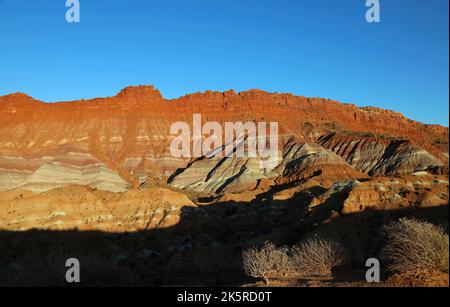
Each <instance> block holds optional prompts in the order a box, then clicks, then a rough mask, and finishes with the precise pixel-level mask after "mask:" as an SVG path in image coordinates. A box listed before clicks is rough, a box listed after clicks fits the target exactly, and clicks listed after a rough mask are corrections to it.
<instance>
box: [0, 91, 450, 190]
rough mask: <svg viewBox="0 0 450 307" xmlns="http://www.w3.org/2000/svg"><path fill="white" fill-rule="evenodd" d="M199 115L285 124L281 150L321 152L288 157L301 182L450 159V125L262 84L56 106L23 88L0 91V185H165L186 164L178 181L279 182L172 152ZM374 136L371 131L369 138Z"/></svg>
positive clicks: (209, 184)
mask: <svg viewBox="0 0 450 307" xmlns="http://www.w3.org/2000/svg"><path fill="white" fill-rule="evenodd" d="M193 114H201V116H202V120H203V122H207V121H215V122H218V123H220V124H224V123H225V122H238V121H241V122H249V121H250V122H261V121H263V122H278V123H279V132H280V153H283V152H284V153H285V152H286V151H289V149H286V148H285V146H286V144H287V143H286V142H282V141H281V140H282V139H289V138H290V137H292V136H293V137H295V138H296V140H298V143H299V144H305V145H302V146H303V148H304V149H306V148H313V150H315V151H317V152H316V153H314V154H312V155H307V156H308V158H307V159H303V158H301V157H296V158H294V159H293V160H295V162H294V161H290V162H289V161H288V160H289V159H288V160H286V159H285V160H284V161H280V163H282V165H283V166H285V167H286V170H285V174H284V175H283V174H282V173H283V172H281V173H279V174H278V175H279V176H281V178H283V177H284V178H288V177H291V178H293V179H292V180H297V179H301V178H306V177H307V176H310V175H311V174H314V173H315V172H318V171H323V170H324V169H325V170H326V176H329V177H330V180H334V179H336V178H342V177H346V176H350V177H352V178H354V177H355V176H356V177H358V176H360V175H359V174H360V173H363V174H364V175H370V176H379V175H398V174H409V173H412V172H416V171H420V170H430V171H431V170H435V171H436V172H437V171H438V172H440V173H442V172H445V169H446V168H445V166H446V165H447V164H448V128H445V127H441V126H432V125H424V124H421V123H418V122H414V121H412V120H410V119H407V118H405V117H404V116H402V115H401V114H398V113H395V112H392V111H386V110H381V109H377V108H359V107H356V106H354V105H350V104H341V103H339V102H336V101H332V100H328V99H319V98H305V97H301V96H294V95H291V94H272V93H267V92H263V91H260V90H250V91H247V92H241V93H236V92H234V91H228V92H224V93H220V92H211V91H208V92H205V93H196V94H191V95H187V96H184V97H181V98H178V99H173V100H166V99H164V98H163V97H162V95H161V94H160V92H159V91H158V90H156V89H155V88H154V87H152V86H141V87H129V88H126V89H124V90H122V91H121V92H120V93H119V94H117V95H116V96H114V97H110V98H102V99H92V100H80V101H73V102H61V103H52V104H47V103H43V102H41V101H38V100H35V99H33V98H31V97H29V96H27V95H24V94H12V95H7V96H3V97H0V116H1V118H2V121H1V122H0V190H11V189H29V190H34V191H46V190H49V189H52V188H57V187H61V186H65V185H70V184H77V185H86V186H90V187H94V188H98V189H103V190H108V191H114V192H121V191H124V190H126V189H127V188H128V187H130V186H133V187H139V186H142V185H147V186H148V185H151V184H153V183H161V182H166V181H167V180H168V178H169V177H170V178H172V179H173V176H174V174H176V173H178V172H180V170H184V171H183V172H182V174H181V176H178V177H177V178H175V179H174V181H173V182H174V184H175V186H178V187H181V188H189V187H190V188H192V189H193V190H196V191H202V192H211V193H213V192H222V191H233V190H234V191H236V192H239V191H241V190H242V189H246V188H250V189H251V188H254V187H255V186H256V185H257V184H258V181H259V180H260V179H264V178H272V175H273V174H271V173H270V174H269V173H268V172H267V171H266V170H261V169H257V168H255V167H254V165H256V164H257V160H254V159H253V158H244V159H225V160H219V159H204V160H198V161H196V162H195V163H194V164H192V165H190V163H191V162H192V159H189V158H175V157H173V156H172V155H171V153H170V150H169V146H170V143H171V141H172V140H173V139H174V138H175V136H174V135H171V134H170V127H171V125H172V124H173V123H175V122H179V121H182V122H186V123H188V124H189V125H190V126H191V127H192V124H191V123H192V117H193ZM367 133H370V135H371V136H370V137H366V136H362V137H361V135H364V134H367ZM340 135H346V136H344V137H342V136H340ZM351 135H353V136H351ZM306 144H308V145H306ZM319 145H320V147H321V148H319V147H317V148H316V146H319ZM299 146H300V145H299ZM66 148H71V150H70V151H67V150H66ZM308 150H310V149H308ZM308 150H307V151H308ZM58 152H64V153H63V154H60V155H58V154H54V153H58ZM332 153H335V155H332ZM339 156H340V157H342V158H343V160H342V159H338V158H339ZM318 165H320V167H316V166H318ZM193 167H194V168H193ZM352 168H353V169H352ZM312 169H314V171H312V173H311V170H312ZM328 170H333V171H331V173H330V172H329V171H328ZM183 174H184V175H183ZM317 174H318V173H317ZM280 180H281V179H280Z"/></svg>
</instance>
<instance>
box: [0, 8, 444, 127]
mask: <svg viewBox="0 0 450 307" xmlns="http://www.w3.org/2000/svg"><path fill="white" fill-rule="evenodd" d="M80 4H81V22H80V23H78V24H69V23H67V22H66V21H65V12H66V7H65V0H39V1H35V0H0V95H4V94H8V93H12V92H17V91H20V92H25V93H27V94H29V95H31V96H33V97H35V98H37V99H40V100H43V101H47V102H53V101H60V100H73V99H79V98H92V97H102V96H112V95H115V94H116V93H117V92H118V91H119V90H120V89H121V88H123V87H125V86H128V85H138V84H154V85H155V86H156V87H157V88H159V89H160V90H161V92H162V94H163V95H164V96H165V97H167V98H175V97H178V96H181V95H184V94H187V93H191V92H196V91H204V90H208V89H210V90H220V91H223V90H227V89H230V88H233V89H235V90H237V91H242V90H247V89H250V88H260V89H263V90H267V91H273V92H291V93H294V94H298V95H304V96H312V97H325V98H332V99H336V100H339V101H342V102H350V103H355V104H357V105H361V106H365V105H373V106H378V107H382V108H387V109H393V110H396V111H399V112H402V113H403V114H405V115H406V116H408V117H410V118H412V119H415V120H419V121H423V122H426V123H439V124H443V125H446V126H448V121H449V116H448V114H449V109H448V100H449V87H448V82H449V33H448V22H449V19H448V18H449V17H448V9H449V8H448V5H449V1H448V0H381V23H379V24H369V23H367V22H366V21H365V11H366V7H365V0H345V1H336V0H80Z"/></svg>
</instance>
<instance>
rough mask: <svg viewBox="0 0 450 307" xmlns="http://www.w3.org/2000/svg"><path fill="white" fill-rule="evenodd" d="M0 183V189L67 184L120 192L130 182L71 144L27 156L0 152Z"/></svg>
mask: <svg viewBox="0 0 450 307" xmlns="http://www.w3.org/2000/svg"><path fill="white" fill-rule="evenodd" d="M0 183H1V185H0V191H2V190H3V191H5V190H14V189H23V190H29V191H34V192H45V191H49V190H52V189H55V188H58V187H63V186H68V185H80V186H89V187H92V188H97V189H101V190H105V191H111V192H124V191H126V190H127V188H129V187H130V186H131V185H130V184H129V183H127V182H126V181H124V180H123V179H122V178H121V177H120V176H119V175H118V174H117V173H116V172H114V171H113V170H111V169H110V168H108V167H107V166H106V165H105V164H104V163H102V162H101V161H100V160H98V159H96V158H94V157H93V156H92V155H91V154H89V153H87V152H84V151H81V150H79V149H77V148H73V147H71V146H60V147H58V150H50V151H48V152H44V153H40V154H34V155H28V156H1V157H0Z"/></svg>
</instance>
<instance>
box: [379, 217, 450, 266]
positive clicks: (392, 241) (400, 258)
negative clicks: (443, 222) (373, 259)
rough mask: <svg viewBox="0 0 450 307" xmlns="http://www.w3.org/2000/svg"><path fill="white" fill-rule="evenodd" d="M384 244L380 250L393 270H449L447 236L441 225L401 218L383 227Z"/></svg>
mask: <svg viewBox="0 0 450 307" xmlns="http://www.w3.org/2000/svg"><path fill="white" fill-rule="evenodd" d="M382 233H383V235H384V236H385V238H386V246H385V247H384V249H383V251H382V257H383V259H385V260H387V261H388V263H389V266H388V268H389V269H390V270H392V271H394V272H405V271H408V270H417V269H426V270H438V271H441V272H445V273H448V271H449V263H448V258H449V246H448V235H447V234H446V233H445V231H444V229H443V228H442V227H439V226H436V225H433V224H431V223H427V222H422V221H418V220H415V219H408V218H403V219H400V220H399V221H397V222H394V223H391V224H389V225H387V226H385V227H384V228H383V231H382Z"/></svg>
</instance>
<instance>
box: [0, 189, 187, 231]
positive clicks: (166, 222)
mask: <svg viewBox="0 0 450 307" xmlns="http://www.w3.org/2000/svg"><path fill="white" fill-rule="evenodd" d="M186 207H195V205H194V204H193V203H192V202H191V201H190V200H189V199H188V198H187V197H186V196H185V195H183V194H180V193H176V192H173V191H170V190H167V189H162V188H152V189H146V190H132V191H128V192H126V193H121V194H117V193H111V192H103V191H99V190H92V189H90V188H86V187H81V186H68V187H64V188H59V189H54V190H52V191H48V192H45V193H40V194H38V193H33V192H28V191H10V192H3V193H0V229H2V230H4V229H8V230H16V231H24V230H29V229H40V230H73V229H76V230H81V231H82V230H99V231H106V232H129V231H138V230H150V229H159V228H167V227H170V226H173V225H176V224H177V223H178V222H179V220H180V218H181V211H182V209H183V208H186Z"/></svg>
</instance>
